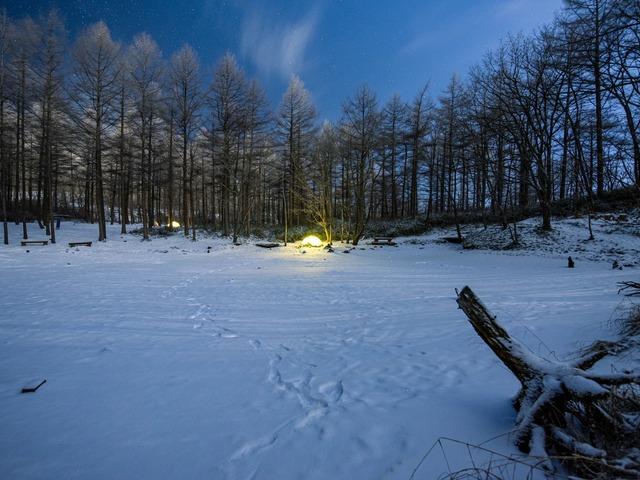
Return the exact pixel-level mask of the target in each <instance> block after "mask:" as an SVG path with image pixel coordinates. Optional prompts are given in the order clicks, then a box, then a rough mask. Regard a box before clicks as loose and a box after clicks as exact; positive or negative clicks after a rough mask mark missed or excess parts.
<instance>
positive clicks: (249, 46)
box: [240, 9, 319, 78]
mask: <svg viewBox="0 0 640 480" xmlns="http://www.w3.org/2000/svg"><path fill="white" fill-rule="evenodd" d="M318 19H319V10H318V9H312V10H310V11H309V12H308V13H306V14H305V15H304V16H303V17H302V18H300V19H298V20H297V21H293V22H289V21H284V22H283V21H276V20H274V19H273V18H269V16H268V15H267V14H265V12H264V11H261V10H259V9H252V10H251V11H250V12H249V13H248V14H247V15H246V16H245V18H244V20H243V22H242V32H241V37H240V49H241V52H242V55H243V56H245V57H247V58H249V59H250V60H251V61H252V62H253V63H254V65H255V66H256V67H257V68H258V69H259V70H260V71H261V72H262V73H265V74H267V75H270V74H273V73H275V74H278V75H281V76H283V77H285V78H288V77H290V76H291V75H293V74H300V73H301V72H302V69H303V68H304V65H305V52H306V50H307V47H308V45H309V42H310V41H311V39H312V37H313V34H314V32H315V29H316V25H317V23H318Z"/></svg>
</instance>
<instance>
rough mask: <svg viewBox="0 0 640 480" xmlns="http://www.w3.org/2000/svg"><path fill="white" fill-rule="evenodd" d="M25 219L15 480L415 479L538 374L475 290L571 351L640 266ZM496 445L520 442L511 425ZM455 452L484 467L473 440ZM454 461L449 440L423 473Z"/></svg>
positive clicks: (2, 321) (5, 423)
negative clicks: (473, 301) (43, 231)
mask: <svg viewBox="0 0 640 480" xmlns="http://www.w3.org/2000/svg"><path fill="white" fill-rule="evenodd" d="M11 227H12V231H11V233H12V241H13V243H12V245H11V246H9V247H4V246H0V345H1V347H0V478H12V479H16V478H50V479H58V478H65V479H85V478H92V479H102V478H104V479H113V478H132V479H133V478H136V479H138V478H154V479H155V478H180V479H201V478H211V479H225V478H228V479H249V478H255V479H275V478H277V479H282V480H286V479H297V478H309V479H329V478H331V479H373V478H378V479H380V478H385V479H386V478H388V479H408V478H409V477H410V476H411V474H412V472H413V470H414V468H415V467H416V466H417V465H418V464H419V462H420V461H421V458H422V457H423V455H424V454H425V452H426V451H427V450H428V449H429V447H431V445H432V444H433V443H434V441H436V440H437V439H438V438H439V437H441V436H446V437H452V438H455V439H460V440H464V441H467V442H470V443H474V444H477V443H480V442H483V441H486V440H489V439H491V438H493V437H496V436H499V435H501V434H504V433H505V432H508V431H509V430H510V429H511V428H512V426H513V422H514V412H513V410H512V407H511V404H510V398H511V396H512V395H514V394H515V393H516V391H517V383H516V381H515V380H514V378H513V377H512V375H511V374H510V373H509V372H508V371H506V369H505V368H504V367H503V366H502V365H501V364H500V363H499V361H498V360H497V359H496V357H495V356H494V355H493V354H492V353H491V352H490V351H489V349H488V348H487V347H486V346H485V345H484V344H483V343H482V342H481V340H480V339H479V338H478V337H477V336H476V334H475V333H474V332H473V330H472V328H471V327H470V326H469V324H468V323H467V321H466V319H465V317H464V315H463V314H462V312H461V311H460V310H458V309H457V306H456V303H455V291H454V289H455V288H461V287H463V286H464V285H467V284H468V285H470V286H471V287H472V288H473V289H474V290H475V291H476V293H477V294H478V295H479V296H480V297H481V298H482V299H483V300H484V301H485V303H486V304H487V305H488V306H489V307H490V308H491V309H492V310H493V311H494V313H496V314H497V315H498V318H499V320H500V321H501V322H502V323H503V324H504V325H505V326H506V327H507V328H508V329H509V330H510V331H511V332H512V334H513V335H514V336H516V337H518V338H520V339H521V340H523V341H524V342H526V343H527V344H528V345H529V346H530V347H531V348H532V349H533V350H534V351H536V352H542V353H544V354H548V355H554V356H557V357H559V358H562V357H563V356H565V355H567V354H568V353H569V352H571V351H573V350H575V349H576V348H577V347H579V346H581V345H585V344H587V343H588V342H590V341H591V340H593V339H596V338H609V337H612V336H613V335H614V334H615V332H614V330H613V329H612V325H611V323H610V319H611V316H612V312H614V310H615V309H616V307H617V306H618V305H619V304H620V302H621V301H622V299H621V297H620V296H618V295H617V294H616V291H617V287H616V282H618V281H620V280H625V279H632V278H633V277H634V276H635V277H636V278H637V272H638V269H637V268H632V269H628V268H627V269H625V270H623V271H619V270H612V269H611V265H610V263H608V262H605V261H586V260H585V261H580V262H578V264H577V268H575V269H567V268H566V255H565V254H564V252H558V253H557V254H552V253H547V254H545V255H544V256H540V255H536V254H535V253H530V252H529V253H527V252H520V253H521V254H520V255H517V256H515V255H513V253H512V252H511V253H508V254H504V253H496V252H488V251H481V250H471V251H469V250H462V249H461V248H460V247H459V246H454V245H440V244H436V243H433V242H428V243H427V244H421V243H422V242H416V241H413V242H409V241H407V242H401V243H400V245H399V246H398V247H383V248H375V249H372V248H370V247H369V246H366V245H365V246H363V247H362V248H358V249H355V250H352V251H351V252H350V253H348V254H344V253H342V251H343V250H344V247H342V246H340V245H338V246H337V248H336V252H335V253H328V252H325V251H323V250H314V249H306V250H302V249H299V248H295V247H294V246H290V247H287V248H279V249H274V250H264V249H260V248H258V247H256V246H255V245H251V244H246V245H242V246H238V247H233V246H231V245H229V242H228V241H226V240H224V241H223V240H220V239H213V238H209V239H207V238H204V239H200V240H199V241H198V242H195V243H193V242H191V241H189V240H185V239H183V238H182V237H181V236H180V235H175V236H171V237H169V238H155V239H153V240H152V241H151V242H141V241H140V239H139V237H135V236H131V235H128V236H125V237H120V235H118V228H117V226H114V227H110V229H109V240H108V242H106V243H97V242H94V245H93V247H91V248H86V247H79V248H73V249H71V248H67V246H66V242H69V241H82V240H89V239H93V240H95V235H96V230H97V227H96V226H91V225H83V224H72V223H63V225H62V229H61V230H60V231H59V232H58V244H56V245H48V246H45V247H37V246H33V247H28V248H25V247H20V246H18V245H19V238H20V237H19V235H20V229H19V228H18V227H16V228H15V229H14V226H13V225H12V226H11ZM36 229H37V228H36V227H35V226H33V225H32V226H31V230H32V233H36V232H34V230H36ZM35 237H36V235H34V238H35ZM414 240H415V239H414ZM639 243H640V241H639ZM208 246H210V247H211V253H207V247H208ZM27 249H28V250H29V252H28V253H27V252H26V250H27ZM303 252H305V253H303ZM607 260H608V259H607ZM43 378H46V379H47V383H46V384H44V385H43V386H42V387H41V388H40V390H38V391H37V392H36V393H35V394H21V393H19V392H20V389H21V388H22V387H24V386H30V385H33V384H37V383H38V382H39V381H40V380H42V379H43ZM487 445H488V446H490V447H491V448H492V449H494V450H498V451H500V452H504V453H514V452H515V450H514V447H513V446H512V444H511V442H510V440H509V439H508V438H507V437H506V436H502V437H499V438H498V439H496V440H493V441H491V442H490V443H488V444H487ZM446 454H447V460H448V462H449V464H450V465H451V468H453V469H456V468H462V467H465V466H468V465H469V462H470V459H469V454H468V452H467V450H466V449H464V448H461V449H456V448H453V447H451V448H450V449H447V450H446ZM447 468H448V467H447V462H446V461H445V458H444V456H443V454H442V451H441V450H440V449H439V448H438V449H436V450H434V451H433V452H432V453H431V454H430V455H429V456H428V457H427V458H426V460H425V461H424V462H423V463H422V465H421V466H420V468H419V469H418V471H417V473H416V475H415V478H424V479H431V478H435V477H437V475H438V474H440V473H442V472H445V471H446V470H447Z"/></svg>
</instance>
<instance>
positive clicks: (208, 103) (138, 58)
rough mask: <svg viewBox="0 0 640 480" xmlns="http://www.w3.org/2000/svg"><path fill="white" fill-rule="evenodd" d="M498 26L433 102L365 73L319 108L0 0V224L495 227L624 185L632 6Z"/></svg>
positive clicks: (580, 0) (633, 95)
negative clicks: (449, 222)
mask: <svg viewBox="0 0 640 480" xmlns="http://www.w3.org/2000/svg"><path fill="white" fill-rule="evenodd" d="M565 3H566V6H565V9H564V11H563V12H562V13H561V14H559V16H558V18H556V19H555V20H554V22H553V23H552V24H550V25H548V26H545V27H543V28H541V29H540V30H539V31H538V32H537V33H535V34H533V35H531V36H522V35H516V36H510V37H509V38H507V39H506V40H504V41H503V43H502V46H501V47H500V48H499V49H497V50H496V51H492V52H489V53H487V54H486V56H485V57H484V58H483V59H482V60H481V61H480V62H479V63H478V64H477V65H476V66H475V67H473V68H472V69H471V71H470V73H469V75H468V77H467V78H466V79H465V80H464V81H461V80H460V79H459V78H458V77H457V76H453V77H452V78H451V81H450V83H449V85H448V87H447V88H446V89H445V91H444V92H442V93H441V94H440V95H439V96H438V97H437V98H436V99H435V100H434V99H432V98H431V97H430V96H429V92H428V88H427V86H425V87H424V88H422V89H421V90H420V91H419V92H418V94H417V95H416V96H415V97H414V98H413V99H412V100H410V101H408V102H405V101H404V100H403V99H401V98H400V97H399V96H397V95H396V96H393V97H392V98H391V99H389V100H388V101H387V102H386V103H384V104H382V103H380V102H379V101H378V99H377V97H376V94H375V93H374V92H373V91H372V90H370V89H369V88H368V87H366V86H363V87H361V88H360V89H358V90H357V91H356V92H355V93H354V94H353V95H352V96H351V97H349V98H348V99H346V100H345V101H344V104H343V109H342V115H341V117H340V119H339V120H337V121H336V122H335V123H331V122H324V123H322V124H319V121H318V117H317V114H316V111H315V108H314V105H313V102H312V99H311V96H310V94H309V92H307V90H306V89H305V87H304V85H303V83H302V82H301V81H300V80H299V79H298V78H297V77H294V78H292V79H291V82H290V84H289V87H288V88H287V90H286V92H285V93H284V95H283V97H282V101H281V103H280V105H279V106H277V107H276V108H275V109H272V108H271V107H270V105H269V103H268V101H267V100H266V98H265V94H264V92H263V90H262V89H261V87H260V85H259V83H258V82H257V81H255V80H251V79H248V78H246V76H245V74H244V73H243V71H242V70H241V69H240V68H239V66H238V64H237V63H236V61H235V59H234V57H233V55H231V54H226V55H225V56H224V57H223V58H222V59H221V60H220V61H219V62H218V64H217V66H216V67H215V71H214V73H213V76H212V77H211V78H210V79H209V80H208V81H204V82H203V81H202V78H203V77H204V76H205V75H203V73H202V71H201V66H200V62H199V60H198V57H197V55H196V53H195V52H194V50H193V49H192V48H191V47H189V46H188V45H186V46H184V47H182V48H181V49H180V50H179V51H177V52H175V53H174V54H173V55H172V56H171V57H170V58H168V59H167V58H165V57H164V56H163V54H162V52H161V51H160V49H159V47H158V45H157V44H156V43H155V41H154V40H153V39H152V38H151V37H150V36H149V35H147V34H145V33H142V34H139V35H137V36H136V37H135V38H134V39H133V40H132V42H131V44H129V45H123V44H120V43H118V42H116V41H115V40H113V39H112V37H111V34H110V32H109V29H108V27H107V25H105V24H104V23H102V22H99V23H96V24H94V25H91V26H89V27H88V28H86V29H85V30H84V31H82V32H81V33H80V34H79V35H78V36H77V38H76V39H75V40H74V41H73V42H69V41H67V38H66V34H65V29H64V25H63V22H62V20H61V18H60V17H59V15H58V14H57V13H56V12H55V11H52V12H50V13H49V14H48V15H47V16H45V17H43V18H39V19H37V20H33V19H31V18H22V19H10V18H8V17H7V15H6V14H0V186H1V195H0V196H1V202H2V204H1V205H0V207H1V208H2V215H3V220H4V241H5V243H7V242H8V234H7V222H9V221H15V222H16V223H19V222H22V224H23V236H24V238H27V235H28V228H27V224H28V222H30V221H32V220H37V221H38V222H39V224H40V226H41V227H42V228H46V229H47V234H49V235H50V236H51V238H52V241H55V228H54V227H53V224H54V219H55V218H56V217H57V216H59V215H62V214H67V215H72V216H74V217H80V218H85V219H86V220H87V221H90V222H95V223H97V225H98V234H99V235H98V236H99V239H100V240H105V239H106V236H107V229H106V225H107V223H109V222H110V223H115V222H118V223H120V225H121V231H122V232H123V233H124V232H126V229H127V225H129V224H131V223H140V224H142V226H143V228H142V231H143V235H144V237H145V238H148V236H149V232H150V229H151V228H152V227H153V226H154V225H168V226H169V228H181V229H184V234H185V235H192V236H193V238H194V239H195V237H196V231H197V230H196V227H197V226H199V227H200V226H201V227H206V228H213V229H217V230H219V231H221V232H222V233H223V234H225V235H232V236H233V239H234V240H237V237H238V236H239V235H244V234H249V233H251V232H252V231H253V230H254V229H255V228H262V227H264V226H274V225H277V226H281V227H283V228H284V231H285V239H286V235H287V234H286V231H287V229H288V228H291V227H292V226H299V225H309V224H312V223H314V224H317V225H320V226H321V227H322V228H323V229H324V232H325V236H326V237H327V238H326V239H327V240H328V241H331V239H332V238H334V237H335V236H340V237H341V238H343V239H349V240H351V241H352V242H353V243H357V242H358V241H359V240H360V238H361V237H362V235H363V233H364V231H365V227H366V225H367V222H369V221H370V220H373V219H390V220H393V219H400V218H416V217H421V218H422V217H424V218H425V221H426V222H429V221H430V219H432V218H433V217H434V216H437V215H440V214H443V213H447V214H452V215H454V216H455V217H457V216H458V214H459V213H460V212H472V211H473V212H478V213H479V214H483V213H487V214H491V215H493V216H499V217H500V218H502V219H503V222H504V223H505V225H507V224H508V223H509V222H511V221H514V220H515V219H516V218H518V215H519V213H520V212H522V211H524V209H527V208H530V207H531V206H534V205H535V206H537V207H539V208H540V210H541V211H542V214H543V215H542V216H543V225H542V227H543V228H545V229H548V228H551V205H552V203H553V202H554V201H555V200H558V199H575V200H578V199H581V200H584V199H585V198H586V199H588V200H589V201H591V200H592V199H596V198H597V197H598V196H601V195H602V194H603V192H605V191H607V190H612V189H616V188H619V187H624V186H634V188H636V189H639V190H638V191H639V192H640V143H639V142H640V138H639V133H638V130H639V126H640V81H639V77H640V2H638V1H637V0H569V1H566V2H565Z"/></svg>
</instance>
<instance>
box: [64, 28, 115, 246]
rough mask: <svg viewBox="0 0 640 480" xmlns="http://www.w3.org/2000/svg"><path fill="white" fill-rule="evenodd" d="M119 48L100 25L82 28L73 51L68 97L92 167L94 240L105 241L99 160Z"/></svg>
mask: <svg viewBox="0 0 640 480" xmlns="http://www.w3.org/2000/svg"><path fill="white" fill-rule="evenodd" d="M119 56H120V46H119V44H118V43H116V42H114V41H113V40H112V39H111V32H110V31H109V28H108V27H107V25H106V24H105V23H104V22H98V23H95V24H93V25H91V26H90V27H88V28H87V29H85V30H84V31H83V32H82V33H81V34H80V36H79V38H78V40H77V41H76V44H75V48H74V59H75V69H74V72H73V80H72V86H71V90H70V95H71V98H72V99H73V101H74V103H75V105H76V107H77V112H76V116H75V119H76V123H77V125H78V126H79V127H80V128H82V129H83V131H84V132H85V133H86V134H87V135H88V137H89V143H90V144H91V145H92V147H93V148H92V154H93V163H94V166H95V194H96V197H95V202H96V209H97V213H98V240H99V241H103V240H106V239H107V227H106V217H105V200H104V178H103V161H102V160H103V159H102V154H103V150H104V137H105V134H106V132H107V130H109V128H110V127H111V126H112V124H113V120H114V118H113V117H114V115H113V114H114V109H115V106H116V105H117V102H116V99H117V97H118V94H119V88H118V78H119V68H120V67H121V66H122V64H121V62H119Z"/></svg>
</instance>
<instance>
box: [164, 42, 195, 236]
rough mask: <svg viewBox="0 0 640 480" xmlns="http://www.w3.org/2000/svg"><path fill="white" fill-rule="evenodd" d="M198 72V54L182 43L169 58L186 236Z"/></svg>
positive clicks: (186, 232)
mask: <svg viewBox="0 0 640 480" xmlns="http://www.w3.org/2000/svg"><path fill="white" fill-rule="evenodd" d="M199 71H200V64H199V62H198V56H197V55H196V52H195V51H194V50H193V48H191V47H190V46H189V45H185V46H183V47H182V48H181V49H180V50H178V51H177V52H176V53H175V54H173V56H172V57H171V65H170V71H169V76H170V82H171V94H172V96H173V102H174V105H175V111H176V118H175V121H176V126H177V130H178V131H177V132H176V133H177V134H178V135H180V137H181V140H182V149H181V150H182V151H181V153H182V223H183V227H184V236H185V237H188V236H189V226H190V225H191V222H192V221H193V219H194V216H193V212H191V210H190V208H189V204H190V200H189V188H190V183H189V144H190V143H191V141H192V140H193V136H194V134H195V132H196V130H197V128H198V126H199V120H200V117H199V112H200V108H201V105H202V95H201V92H200V79H199Z"/></svg>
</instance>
